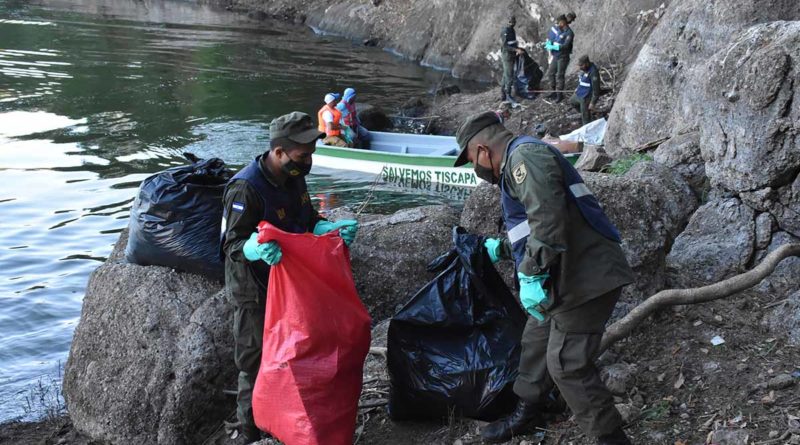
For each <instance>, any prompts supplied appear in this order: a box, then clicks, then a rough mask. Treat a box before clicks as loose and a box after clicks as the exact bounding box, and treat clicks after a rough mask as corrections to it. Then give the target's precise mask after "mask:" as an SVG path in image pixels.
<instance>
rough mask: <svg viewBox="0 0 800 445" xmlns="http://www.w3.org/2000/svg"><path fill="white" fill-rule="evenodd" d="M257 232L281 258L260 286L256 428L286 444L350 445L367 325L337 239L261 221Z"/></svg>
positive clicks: (334, 234)
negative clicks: (263, 299) (263, 290)
mask: <svg viewBox="0 0 800 445" xmlns="http://www.w3.org/2000/svg"><path fill="white" fill-rule="evenodd" d="M258 230H259V232H258V241H259V242H267V241H273V240H274V241H276V242H277V243H278V244H279V245H280V247H281V251H282V252H283V256H282V258H281V261H280V263H278V264H277V265H275V266H272V267H271V268H270V274H269V284H268V285H267V311H266V316H265V319H264V343H263V346H262V352H261V365H260V368H259V370H258V376H257V377H256V384H255V388H254V389H253V417H254V419H255V422H256V425H257V426H258V427H259V428H260V429H261V430H263V431H268V432H270V433H271V434H272V435H273V436H275V437H276V438H278V439H279V440H280V441H282V442H283V443H284V444H286V445H321V444H325V445H344V444H347V445H349V444H352V443H353V433H354V432H355V428H356V414H357V411H358V399H359V397H360V396H361V382H362V375H363V369H364V360H365V359H366V357H367V352H368V351H369V344H370V335H371V333H370V323H371V321H370V317H369V313H368V312H367V309H366V308H365V307H364V304H363V303H362V302H361V300H360V299H359V297H358V293H357V292H356V287H355V283H354V281H353V273H352V271H351V268H350V257H349V254H348V252H347V249H346V247H345V245H344V241H342V239H341V238H340V237H339V236H338V232H331V233H329V234H326V235H322V236H314V235H313V234H311V233H303V234H295V233H287V232H283V231H281V230H280V229H277V228H276V227H274V226H272V225H270V224H269V223H267V222H262V223H261V224H259V226H258Z"/></svg>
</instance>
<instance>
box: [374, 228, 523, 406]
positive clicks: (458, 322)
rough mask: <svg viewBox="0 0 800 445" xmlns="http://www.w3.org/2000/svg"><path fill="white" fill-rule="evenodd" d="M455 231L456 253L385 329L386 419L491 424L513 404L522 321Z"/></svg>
mask: <svg viewBox="0 0 800 445" xmlns="http://www.w3.org/2000/svg"><path fill="white" fill-rule="evenodd" d="M485 239H486V238H484V237H481V236H477V235H471V234H468V233H466V231H465V230H464V229H462V228H460V227H457V228H454V229H453V245H454V248H453V250H452V251H450V252H449V253H447V254H444V255H442V256H441V257H439V258H438V259H436V260H435V261H433V262H432V263H431V264H430V265H429V266H428V270H430V271H432V272H438V273H439V274H438V275H437V276H436V278H434V279H433V281H431V282H430V283H428V284H427V285H425V287H423V288H422V289H420V291H419V292H417V294H416V295H414V297H412V298H411V300H410V301H409V302H408V303H406V305H405V306H404V307H403V308H402V309H400V311H399V312H398V313H397V314H396V315H395V316H394V317H393V318H392V320H391V321H390V323H389V336H388V345H387V346H388V350H387V358H388V369H389V378H390V383H391V392H390V398H389V416H390V417H391V418H392V419H395V420H404V419H422V418H443V417H447V416H449V415H451V413H453V412H454V413H455V414H457V415H461V416H466V417H472V418H476V419H481V420H493V419H495V418H497V417H499V416H501V415H504V414H507V413H508V412H510V411H511V410H512V409H513V407H514V403H515V402H516V396H515V395H514V394H513V392H512V386H513V383H514V380H515V379H516V378H517V367H518V365H519V355H520V337H521V336H522V330H523V328H524V326H525V322H526V321H527V317H526V316H525V314H524V312H523V311H522V308H521V307H520V306H519V304H518V303H517V301H516V299H515V298H514V296H513V295H512V294H511V292H510V291H509V289H508V287H507V286H506V285H505V283H504V282H503V279H502V278H501V277H500V275H499V273H498V272H497V270H496V269H495V268H494V266H493V265H492V263H491V261H490V260H489V257H488V254H487V253H486V250H485V249H484V247H483V242H484V240H485Z"/></svg>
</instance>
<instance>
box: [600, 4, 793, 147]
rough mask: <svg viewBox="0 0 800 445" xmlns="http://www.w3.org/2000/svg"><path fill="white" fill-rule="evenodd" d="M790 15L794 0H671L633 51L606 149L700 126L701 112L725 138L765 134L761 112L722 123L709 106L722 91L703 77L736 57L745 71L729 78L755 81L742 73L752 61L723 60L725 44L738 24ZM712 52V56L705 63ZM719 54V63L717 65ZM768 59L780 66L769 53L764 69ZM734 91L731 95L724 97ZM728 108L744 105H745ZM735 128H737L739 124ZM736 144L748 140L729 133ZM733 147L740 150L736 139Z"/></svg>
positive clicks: (768, 67)
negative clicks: (718, 125)
mask: <svg viewBox="0 0 800 445" xmlns="http://www.w3.org/2000/svg"><path fill="white" fill-rule="evenodd" d="M798 19H800V2H795V1H784V0H743V1H736V2H720V1H717V2H708V1H704V0H679V1H673V2H671V3H670V5H669V7H668V8H667V12H666V14H665V15H664V16H663V17H662V18H661V19H660V20H659V23H658V25H656V27H655V29H654V30H653V32H652V33H650V35H649V38H648V40H647V42H646V43H645V44H644V46H643V47H642V48H641V50H640V51H639V55H638V57H637V59H636V62H635V63H634V64H633V66H632V67H631V68H630V71H629V74H628V77H627V79H626V80H625V83H624V84H623V86H622V89H621V91H620V93H619V95H618V96H617V98H616V101H615V105H614V108H613V109H612V111H611V115H610V117H609V122H608V132H607V133H606V136H605V143H606V145H607V148H609V154H611V155H612V156H620V155H621V154H624V153H625V152H626V149H630V148H633V147H636V146H639V145H642V144H645V143H647V142H650V141H654V140H656V139H660V138H662V137H669V136H672V135H674V134H677V133H681V132H683V131H685V130H686V129H690V128H695V127H699V128H700V129H701V131H704V130H707V129H708V128H705V127H703V126H700V125H699V124H700V121H701V116H704V115H708V116H709V118H710V119H713V117H714V116H719V117H721V119H720V121H721V123H722V124H723V125H724V127H723V130H724V131H725V132H726V133H727V134H728V135H730V136H733V135H734V133H738V134H740V135H744V134H748V135H749V134H753V132H754V131H757V130H758V129H759V128H761V130H762V131H764V132H765V133H767V132H769V131H770V130H769V129H768V127H763V126H762V124H763V123H764V122H765V119H764V118H762V117H761V116H758V117H755V119H754V121H753V122H752V124H751V122H750V120H749V119H741V118H737V120H736V121H735V124H736V126H735V127H729V126H728V123H730V122H731V121H729V120H728V119H727V118H724V117H723V116H724V115H725V112H724V110H719V109H717V105H718V104H719V101H718V98H719V97H721V96H722V95H725V94H726V93H728V92H729V91H730V90H726V89H725V88H724V87H721V86H716V85H715V84H713V83H710V82H708V81H707V79H708V77H709V75H714V73H715V72H717V73H722V72H723V71H725V72H726V73H731V71H730V70H729V69H728V68H727V67H731V68H733V67H736V66H737V64H738V63H739V61H740V60H741V61H742V62H743V65H746V66H747V67H748V69H745V70H740V72H739V73H737V74H736V76H735V77H736V78H741V77H740V76H751V78H752V80H751V81H750V82H749V83H750V84H752V85H754V86H757V85H756V82H757V80H756V78H757V77H758V76H756V75H755V73H756V72H755V71H753V72H750V71H749V67H754V65H752V64H751V63H750V62H749V61H748V60H746V59H742V58H740V57H730V58H729V59H727V60H725V57H726V51H727V49H729V46H730V45H731V42H732V41H734V42H735V41H737V40H738V38H739V37H740V36H741V35H742V34H740V33H741V32H742V31H743V30H745V29H746V28H749V27H750V26H753V25H755V24H758V23H767V22H773V21H776V20H798ZM776 43H777V42H776ZM786 43H788V42H786ZM767 46H768V47H767V48H764V51H765V52H770V53H773V54H775V55H776V56H777V55H779V53H780V51H779V50H778V49H777V48H775V47H774V46H773V45H772V44H769V45H767ZM770 47H771V48H770ZM796 47H797V45H795V48H796ZM795 50H796V49H795ZM787 51H788V49H787ZM715 55H716V56H717V58H716V59H715V61H714V62H712V63H709V60H710V59H712V58H714V57H715ZM748 57H749V55H748ZM759 59H761V58H760V57H759ZM723 60H725V65H723V66H724V67H725V68H723V66H720V65H719V62H721V61H723ZM762 60H763V59H762ZM795 60H797V59H796V58H795ZM707 64H708V66H707ZM776 65H778V66H779V67H780V65H783V66H785V63H784V62H782V61H781V60H780V59H777V60H775V61H773V62H771V63H766V64H764V65H762V67H763V70H764V72H765V73H766V72H767V71H771V70H773V69H775V67H776ZM776 76H778V75H777V74H770V75H769V76H766V75H765V79H764V80H765V81H767V82H768V83H765V84H762V85H763V86H764V90H765V92H766V91H768V90H770V89H772V88H773V87H774V85H775V84H774V83H773V82H772V80H773V79H774V78H775V77H776ZM732 82H733V78H731V79H728V80H726V81H725V84H726V85H731V83H732ZM789 87H791V86H789ZM739 95H740V97H741V100H742V101H748V100H749V98H747V97H745V96H744V93H743V92H740V93H739ZM735 97H736V96H735V95H732V96H731V99H733V98H735ZM766 97H770V95H767V96H766ZM795 103H797V102H796V101H795ZM711 104H713V105H711ZM735 107H736V108H739V109H740V110H742V111H744V108H745V105H744V104H742V105H735ZM740 107H741V108H740ZM703 119H706V118H703ZM739 126H742V127H744V128H745V129H744V130H742V129H740V128H739ZM715 131H717V130H715ZM753 142H754V141H753ZM741 143H745V144H750V142H745V141H743V140H742V139H741V138H739V137H737V144H741ZM739 147H740V148H744V147H742V146H741V145H739ZM760 148H764V147H760Z"/></svg>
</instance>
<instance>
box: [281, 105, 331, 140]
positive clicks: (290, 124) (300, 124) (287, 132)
mask: <svg viewBox="0 0 800 445" xmlns="http://www.w3.org/2000/svg"><path fill="white" fill-rule="evenodd" d="M269 137H270V138H272V139H278V138H287V139H289V140H291V141H294V142H297V143H298V144H308V143H311V142H314V141H316V140H317V139H319V138H322V137H325V133H324V132H321V131H319V130H318V129H317V127H316V126H315V125H314V122H313V121H312V120H311V116H309V115H307V114H305V113H301V112H299V111H293V112H291V113H289V114H284V115H283V116H280V117H277V118H275V119H274V120H273V121H272V123H271V124H270V125H269Z"/></svg>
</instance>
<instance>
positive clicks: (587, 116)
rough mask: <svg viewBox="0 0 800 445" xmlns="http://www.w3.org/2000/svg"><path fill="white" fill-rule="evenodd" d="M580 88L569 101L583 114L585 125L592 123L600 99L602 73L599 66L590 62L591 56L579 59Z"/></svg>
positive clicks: (582, 120)
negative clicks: (592, 115) (592, 113)
mask: <svg viewBox="0 0 800 445" xmlns="http://www.w3.org/2000/svg"><path fill="white" fill-rule="evenodd" d="M578 68H580V71H579V72H578V88H576V89H575V93H574V94H573V95H572V97H571V98H570V99H569V103H570V105H572V106H573V107H574V108H575V109H576V110H580V112H581V122H583V125H586V124H588V123H589V122H590V121H591V112H592V111H594V107H595V105H596V104H597V98H598V97H600V71H599V70H598V69H597V66H596V65H595V64H594V63H592V62H591V61H590V60H589V56H587V55H583V56H581V57H580V58H579V59H578Z"/></svg>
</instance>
